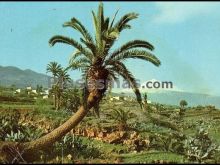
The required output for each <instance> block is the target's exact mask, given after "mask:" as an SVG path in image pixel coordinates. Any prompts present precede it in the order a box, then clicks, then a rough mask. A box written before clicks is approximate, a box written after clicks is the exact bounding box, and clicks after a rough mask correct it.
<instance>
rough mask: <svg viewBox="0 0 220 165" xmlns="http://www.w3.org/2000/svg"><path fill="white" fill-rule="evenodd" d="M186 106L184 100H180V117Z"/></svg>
mask: <svg viewBox="0 0 220 165" xmlns="http://www.w3.org/2000/svg"><path fill="white" fill-rule="evenodd" d="M187 105H188V103H187V102H186V100H181V101H180V116H183V115H184V112H185V107H186V106H187Z"/></svg>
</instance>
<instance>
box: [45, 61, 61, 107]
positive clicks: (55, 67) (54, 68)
mask: <svg viewBox="0 0 220 165" xmlns="http://www.w3.org/2000/svg"><path fill="white" fill-rule="evenodd" d="M61 70H62V67H61V65H60V64H58V63H57V62H50V63H49V64H48V65H47V72H51V73H52V75H53V84H52V90H53V91H54V106H55V109H56V106H57V94H56V91H55V90H54V89H55V85H56V83H57V82H56V77H57V76H58V73H59V72H60V71H61Z"/></svg>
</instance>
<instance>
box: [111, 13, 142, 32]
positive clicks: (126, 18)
mask: <svg viewBox="0 0 220 165" xmlns="http://www.w3.org/2000/svg"><path fill="white" fill-rule="evenodd" d="M137 17H138V14H137V13H128V14H125V15H124V16H123V17H122V18H121V19H120V20H119V21H118V22H117V23H116V24H115V26H114V28H117V29H118V30H119V32H121V31H122V30H124V29H126V28H130V26H127V25H128V24H127V23H128V22H129V21H131V20H133V19H136V18H137Z"/></svg>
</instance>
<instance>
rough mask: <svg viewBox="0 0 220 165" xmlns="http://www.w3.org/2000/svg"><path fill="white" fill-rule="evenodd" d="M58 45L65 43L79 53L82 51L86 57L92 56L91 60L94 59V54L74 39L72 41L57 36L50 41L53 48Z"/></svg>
mask: <svg viewBox="0 0 220 165" xmlns="http://www.w3.org/2000/svg"><path fill="white" fill-rule="evenodd" d="M56 43H65V44H68V45H71V46H73V47H74V48H76V49H78V50H79V51H81V52H82V53H83V54H85V55H86V56H90V58H92V53H91V52H89V51H88V50H87V49H86V48H84V47H83V46H82V45H81V44H80V43H79V42H77V41H75V40H73V39H71V38H69V37H65V36H60V35H56V36H54V37H52V38H51V39H50V40H49V44H50V45H51V46H54V45H55V44H56Z"/></svg>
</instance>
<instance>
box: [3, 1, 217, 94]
mask: <svg viewBox="0 0 220 165" xmlns="http://www.w3.org/2000/svg"><path fill="white" fill-rule="evenodd" d="M97 6H98V3H97V2H0V19H1V25H0V37H1V42H0V59H1V60H0V65H2V66H17V67H19V68H21V69H32V70H34V71H37V72H40V73H46V65H47V64H48V63H49V62H50V61H57V62H59V63H60V64H62V65H63V66H67V64H68V60H69V57H70V55H71V53H73V52H74V49H73V48H72V47H70V46H67V45H62V44H57V45H55V46H54V47H50V46H49V44H48V40H49V39H50V38H51V37H52V36H53V35H56V34H60V35H66V36H71V37H72V38H74V39H78V38H79V35H78V33H77V32H75V31H73V30H72V29H70V28H63V27H62V24H63V23H64V22H66V21H69V20H70V19H71V18H72V17H77V18H78V19H79V20H81V21H82V23H83V24H84V25H85V26H86V27H87V28H88V29H89V31H90V32H91V33H92V32H93V23H92V15H91V10H95V11H96V10H97ZM104 8H105V15H107V16H111V17H112V16H113V15H114V13H115V11H116V10H117V9H119V13H118V18H120V16H123V14H126V13H128V12H136V13H139V14H140V15H139V18H138V19H136V20H134V21H132V22H131V23H130V24H131V25H132V29H131V30H127V31H124V32H123V33H122V34H121V35H120V39H119V40H118V42H117V43H116V45H115V47H118V46H119V45H121V44H122V43H123V42H126V41H128V40H132V39H142V40H147V41H149V42H151V43H152V44H153V45H154V46H155V51H154V54H155V55H156V56H157V57H158V58H159V59H160V60H161V62H162V65H161V66H160V67H159V68H157V67H155V66H153V65H152V64H150V63H146V62H143V61H139V60H129V61H127V62H126V64H127V66H128V67H129V68H130V69H131V71H132V72H133V73H134V75H135V76H136V78H138V79H140V80H141V82H144V81H147V80H151V79H157V80H159V81H172V82H173V83H174V85H175V89H176V90H183V91H189V92H198V93H207V94H212V95H220V88H219V86H218V85H219V84H220V76H218V75H219V70H220V65H219V61H220V55H219V54H220V46H219V44H220V21H219V20H220V3H219V2H104ZM71 76H72V78H73V79H78V78H79V77H80V73H79V72H77V71H74V72H71Z"/></svg>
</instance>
